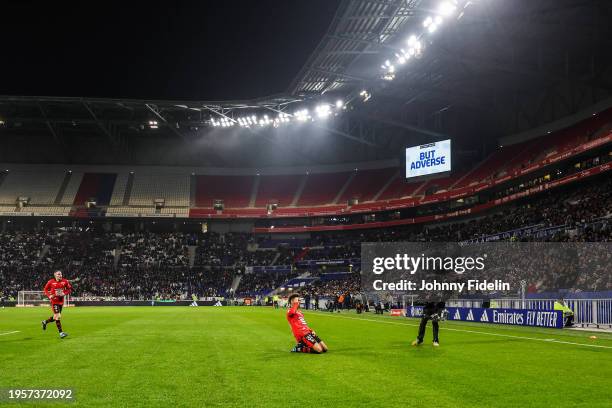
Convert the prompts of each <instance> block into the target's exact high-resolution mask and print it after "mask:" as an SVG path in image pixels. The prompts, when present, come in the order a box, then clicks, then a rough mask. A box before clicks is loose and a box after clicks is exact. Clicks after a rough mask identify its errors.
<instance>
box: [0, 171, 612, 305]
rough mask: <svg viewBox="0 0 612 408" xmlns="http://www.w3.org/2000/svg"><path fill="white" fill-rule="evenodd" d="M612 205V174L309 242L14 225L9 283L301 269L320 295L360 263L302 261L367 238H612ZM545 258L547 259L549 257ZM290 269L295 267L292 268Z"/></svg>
mask: <svg viewBox="0 0 612 408" xmlns="http://www.w3.org/2000/svg"><path fill="white" fill-rule="evenodd" d="M611 210H612V180H611V179H603V180H599V181H597V182H592V183H584V184H582V185H580V186H577V187H575V188H573V189H566V190H565V191H563V192H545V193H543V194H541V195H540V196H538V198H536V199H533V198H531V199H525V200H523V201H519V202H516V203H515V204H512V205H509V206H505V207H503V208H502V209H500V210H498V211H495V212H494V213H492V214H491V215H488V216H484V217H479V218H472V219H470V220H468V221H457V222H450V223H445V224H438V225H424V226H419V225H412V226H406V227H401V228H394V229H387V230H383V229H377V230H358V231H354V232H348V231H347V232H343V233H321V234H314V235H313V236H311V237H309V238H308V239H306V240H305V241H304V242H302V241H300V242H299V245H298V244H295V245H293V244H291V242H283V243H281V242H279V244H278V246H277V247H274V246H272V247H270V246H269V245H268V246H267V247H265V248H263V245H262V248H259V245H260V244H262V243H263V242H267V241H269V240H270V238H269V237H265V236H263V237H262V236H259V237H254V236H253V235H251V234H247V233H226V234H218V233H215V232H207V233H199V234H194V233H191V234H190V233H182V232H164V233H153V232H133V233H124V234H121V233H116V232H106V231H99V230H95V229H85V230H83V229H80V228H76V229H51V230H43V229H39V230H35V231H14V230H11V231H6V232H3V233H0V283H1V285H0V291H1V292H3V293H4V295H5V296H13V297H14V296H16V293H17V291H19V290H36V289H38V290H40V288H42V286H43V285H44V283H45V282H46V280H47V279H48V278H49V277H50V276H51V273H52V271H53V270H55V269H61V270H63V271H65V274H66V276H68V277H69V278H71V280H72V281H73V282H74V286H75V295H76V296H82V297H88V298H96V297H105V298H118V299H151V298H164V299H186V298H191V296H192V295H194V294H195V295H196V296H198V297H202V296H232V295H237V296H246V295H254V294H259V295H263V294H265V293H267V292H269V291H270V290H272V289H275V288H277V287H279V286H281V285H282V284H283V283H284V282H286V281H287V280H289V279H291V278H293V277H295V276H298V275H300V274H310V275H311V276H314V277H318V278H319V279H314V280H313V282H314V283H313V284H311V285H310V286H309V288H307V289H308V290H309V291H310V293H311V295H312V296H315V295H318V296H337V295H338V294H340V293H344V294H355V293H358V292H359V290H360V288H359V274H358V273H357V272H356V271H355V270H353V272H352V274H351V275H350V276H349V277H346V276H344V277H342V279H323V276H322V275H321V273H320V272H317V271H316V270H311V269H308V268H307V267H304V266H301V265H300V262H298V261H308V260H333V259H354V258H359V257H360V250H361V243H362V242H385V241H411V242H457V241H460V242H461V241H468V240H483V241H485V240H488V237H490V236H492V235H493V234H500V233H502V232H508V231H513V230H517V229H519V228H522V227H527V226H534V228H533V229H532V230H531V231H530V232H529V234H523V233H519V232H516V233H513V232H511V233H509V234H507V235H505V236H499V237H497V238H496V239H499V240H510V241H552V242H561V243H564V242H569V243H571V242H604V241H610V240H611V239H612V226H611V225H610V218H609V217H610V215H611ZM295 242H297V241H295ZM542 259H543V261H545V260H546V257H545V256H543V257H542ZM584 259H586V258H584ZM550 261H551V262H553V261H554V259H550ZM609 264H610V262H608V263H607V264H602V263H595V264H590V265H589V267H588V268H585V269H584V270H581V271H580V273H576V271H575V270H572V269H571V268H569V269H568V270H567V271H565V272H564V271H561V270H560V271H559V272H558V274H557V276H554V275H542V274H540V275H534V278H533V281H532V282H529V283H530V287H535V288H536V289H537V290H546V289H555V288H557V289H558V288H567V289H573V290H579V289H581V290H589V289H591V290H606V289H607V290H609V289H611V288H612V277H611V275H612V274H611V273H610V270H609V269H607V268H606V267H605V266H603V265H609ZM282 265H284V266H286V267H287V268H286V270H285V271H284V272H282V273H280V272H275V273H270V272H266V273H248V272H247V269H248V268H247V267H249V266H266V267H269V266H282ZM300 268H304V269H300ZM287 269H288V270H290V271H291V272H289V273H287ZM532 269H537V268H533V267H532ZM542 270H544V268H542ZM505 273H506V275H507V276H510V275H511V272H505ZM534 273H536V272H534ZM238 275H242V276H241V279H240V284H239V285H238V288H237V290H236V292H235V293H232V292H231V286H232V283H233V282H234V279H235V278H236V277H237V276H238ZM508 279H512V276H510V277H509V278H508ZM518 279H519V276H517V277H516V280H518Z"/></svg>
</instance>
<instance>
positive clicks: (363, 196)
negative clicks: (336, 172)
mask: <svg viewBox="0 0 612 408" xmlns="http://www.w3.org/2000/svg"><path fill="white" fill-rule="evenodd" d="M396 172H397V169H396V168H383V169H372V170H358V171H356V172H355V177H353V178H352V179H351V180H350V182H349V184H348V185H347V186H346V188H345V190H344V192H343V193H342V195H341V196H340V198H339V200H338V204H344V203H346V202H348V200H350V199H358V200H359V202H364V201H372V200H373V199H374V197H375V196H376V194H378V192H379V191H380V190H381V186H384V185H385V183H386V182H387V181H388V180H389V179H390V178H391V177H392V176H393V175H394V174H395V173H396Z"/></svg>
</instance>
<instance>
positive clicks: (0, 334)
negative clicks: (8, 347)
mask: <svg viewBox="0 0 612 408" xmlns="http://www.w3.org/2000/svg"><path fill="white" fill-rule="evenodd" d="M15 333H19V330H15V331H12V332H8V333H0V336H6V335H7V334H15Z"/></svg>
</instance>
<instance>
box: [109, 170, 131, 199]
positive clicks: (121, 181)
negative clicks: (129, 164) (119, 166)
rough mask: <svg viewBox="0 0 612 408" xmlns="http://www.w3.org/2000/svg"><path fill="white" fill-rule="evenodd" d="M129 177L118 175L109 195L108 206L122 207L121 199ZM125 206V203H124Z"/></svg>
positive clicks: (123, 174)
mask: <svg viewBox="0 0 612 408" xmlns="http://www.w3.org/2000/svg"><path fill="white" fill-rule="evenodd" d="M128 177H129V175H128V174H126V173H119V174H118V175H117V180H116V182H115V188H114V189H113V194H112V195H111V200H110V205H123V204H124V202H123V199H124V196H125V191H126V188H127V183H128ZM125 204H127V203H125Z"/></svg>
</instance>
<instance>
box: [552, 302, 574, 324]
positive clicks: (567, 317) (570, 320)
mask: <svg viewBox="0 0 612 408" xmlns="http://www.w3.org/2000/svg"><path fill="white" fill-rule="evenodd" d="M554 310H560V311H562V312H563V321H564V325H565V327H572V326H573V325H574V311H573V310H572V309H570V308H569V307H568V306H567V305H566V304H565V301H564V300H563V298H559V299H557V300H556V301H555V305H554Z"/></svg>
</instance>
